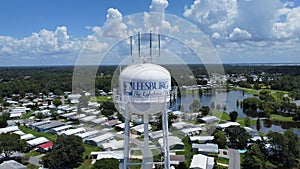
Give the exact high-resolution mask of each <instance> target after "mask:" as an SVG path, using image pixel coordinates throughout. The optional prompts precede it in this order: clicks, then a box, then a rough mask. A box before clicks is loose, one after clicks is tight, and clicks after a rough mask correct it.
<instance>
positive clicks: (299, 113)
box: [293, 109, 300, 121]
mask: <svg viewBox="0 0 300 169" xmlns="http://www.w3.org/2000/svg"><path fill="white" fill-rule="evenodd" d="M293 120H294V121H299V120H300V109H298V110H297V111H296V113H295V115H294V117H293Z"/></svg>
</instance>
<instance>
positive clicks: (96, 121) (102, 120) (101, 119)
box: [92, 117, 108, 124]
mask: <svg viewBox="0 0 300 169" xmlns="http://www.w3.org/2000/svg"><path fill="white" fill-rule="evenodd" d="M107 119H108V118H107V117H102V118H99V119H94V120H92V122H93V123H97V124H100V123H104V122H106V121H107Z"/></svg>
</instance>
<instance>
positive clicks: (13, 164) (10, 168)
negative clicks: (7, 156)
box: [0, 160, 27, 169]
mask: <svg viewBox="0 0 300 169" xmlns="http://www.w3.org/2000/svg"><path fill="white" fill-rule="evenodd" d="M26 168H27V167H26V166H25V165H23V164H21V163H19V162H17V161H15V160H9V161H4V162H3V163H2V164H0V169H26Z"/></svg>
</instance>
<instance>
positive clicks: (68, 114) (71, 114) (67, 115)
mask: <svg viewBox="0 0 300 169" xmlns="http://www.w3.org/2000/svg"><path fill="white" fill-rule="evenodd" d="M75 114H77V113H76V112H71V113H67V114H63V115H61V116H63V117H70V116H73V115H75Z"/></svg>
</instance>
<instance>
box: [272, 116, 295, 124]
mask: <svg viewBox="0 0 300 169" xmlns="http://www.w3.org/2000/svg"><path fill="white" fill-rule="evenodd" d="M270 120H271V121H287V122H289V121H291V122H292V121H293V117H284V116H281V115H278V114H271V116H270Z"/></svg>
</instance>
